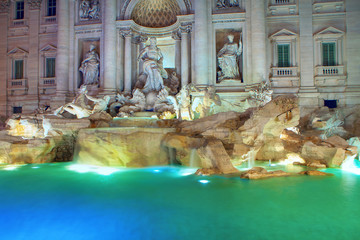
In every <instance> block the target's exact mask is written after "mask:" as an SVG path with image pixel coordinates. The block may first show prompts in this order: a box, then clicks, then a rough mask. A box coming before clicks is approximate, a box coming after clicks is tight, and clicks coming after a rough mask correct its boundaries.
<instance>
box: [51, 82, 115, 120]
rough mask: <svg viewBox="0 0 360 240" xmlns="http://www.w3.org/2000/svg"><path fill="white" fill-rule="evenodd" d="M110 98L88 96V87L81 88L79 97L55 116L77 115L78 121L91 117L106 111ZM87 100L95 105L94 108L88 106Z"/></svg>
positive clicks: (57, 111)
mask: <svg viewBox="0 0 360 240" xmlns="http://www.w3.org/2000/svg"><path fill="white" fill-rule="evenodd" d="M110 98H111V97H110V96H108V95H106V96H104V97H103V98H94V97H91V96H88V95H87V89H86V86H84V85H83V86H81V87H80V89H79V94H78V96H77V97H76V98H75V99H74V100H73V101H72V102H71V103H67V104H65V105H64V106H61V107H59V108H58V109H56V110H55V112H54V115H61V114H62V113H64V112H69V113H71V114H72V115H75V116H76V117H77V118H78V119H80V118H86V117H89V116H90V115H91V114H94V113H98V112H102V111H106V110H107V106H108V104H109V101H110ZM87 99H88V100H90V101H92V102H93V103H94V106H93V107H90V106H89V105H88V104H87V102H86V101H87Z"/></svg>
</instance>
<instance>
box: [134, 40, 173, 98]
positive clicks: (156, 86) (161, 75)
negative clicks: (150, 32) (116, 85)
mask: <svg viewBox="0 0 360 240" xmlns="http://www.w3.org/2000/svg"><path fill="white" fill-rule="evenodd" d="M163 58H164V57H163V55H162V53H161V50H160V48H158V47H157V45H156V38H155V37H151V38H150V45H148V46H146V47H145V48H144V49H143V50H141V52H140V54H139V57H138V61H141V60H142V61H144V64H143V67H142V73H141V74H140V76H139V81H140V82H144V83H145V86H144V87H143V89H142V91H143V92H144V93H148V92H151V91H160V90H161V89H163V88H164V79H166V78H168V74H167V72H166V71H165V69H164V68H163ZM137 85H138V84H137Z"/></svg>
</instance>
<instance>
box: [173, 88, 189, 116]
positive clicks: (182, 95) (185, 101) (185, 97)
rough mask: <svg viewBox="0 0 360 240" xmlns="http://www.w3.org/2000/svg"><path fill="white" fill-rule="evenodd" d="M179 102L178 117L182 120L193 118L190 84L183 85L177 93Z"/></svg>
mask: <svg viewBox="0 0 360 240" xmlns="http://www.w3.org/2000/svg"><path fill="white" fill-rule="evenodd" d="M176 100H177V102H178V105H179V107H178V109H179V110H178V111H179V113H178V118H179V119H181V120H193V116H192V112H191V99H190V85H186V86H183V87H182V88H181V90H180V92H179V93H178V94H177V95H176Z"/></svg>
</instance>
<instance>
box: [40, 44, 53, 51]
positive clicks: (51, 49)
mask: <svg viewBox="0 0 360 240" xmlns="http://www.w3.org/2000/svg"><path fill="white" fill-rule="evenodd" d="M56 49H57V48H56V47H55V46H53V45H51V44H47V45H46V46H44V47H43V48H41V49H40V52H56Z"/></svg>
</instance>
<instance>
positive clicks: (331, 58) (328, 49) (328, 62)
mask: <svg viewBox="0 0 360 240" xmlns="http://www.w3.org/2000/svg"><path fill="white" fill-rule="evenodd" d="M335 49H336V48H335V43H323V44H322V54H323V66H335V65H336V61H335Z"/></svg>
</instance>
